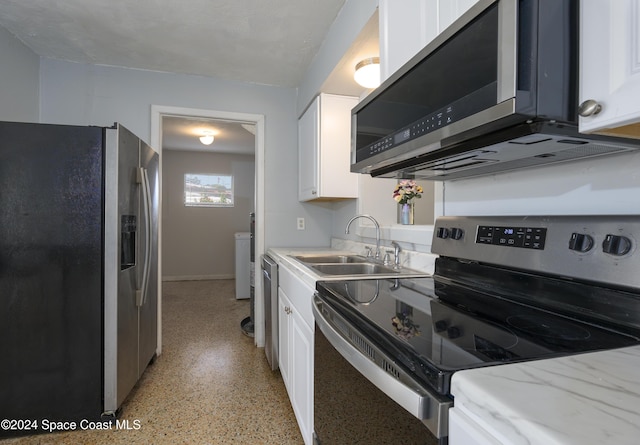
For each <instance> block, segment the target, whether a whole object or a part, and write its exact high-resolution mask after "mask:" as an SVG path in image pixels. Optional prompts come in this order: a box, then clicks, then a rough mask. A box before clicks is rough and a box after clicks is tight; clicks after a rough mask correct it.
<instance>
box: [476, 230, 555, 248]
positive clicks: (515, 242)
mask: <svg viewBox="0 0 640 445" xmlns="http://www.w3.org/2000/svg"><path fill="white" fill-rule="evenodd" d="M546 238H547V229H545V228H542V227H499V226H478V232H477V234H476V243H480V244H493V245H494V246H506V247H523V248H525V249H544V243H545V240H546Z"/></svg>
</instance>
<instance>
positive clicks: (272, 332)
mask: <svg viewBox="0 0 640 445" xmlns="http://www.w3.org/2000/svg"><path fill="white" fill-rule="evenodd" d="M262 280H263V281H262V282H263V287H262V288H263V291H264V322H265V328H264V335H265V341H264V352H265V354H266V355H267V361H268V362H269V364H270V365H271V369H272V370H274V371H275V370H276V369H278V263H276V262H275V260H274V259H273V258H271V257H270V256H269V255H262Z"/></svg>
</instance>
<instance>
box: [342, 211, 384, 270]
mask: <svg viewBox="0 0 640 445" xmlns="http://www.w3.org/2000/svg"><path fill="white" fill-rule="evenodd" d="M358 218H367V219H370V220H371V222H373V225H374V226H376V251H375V252H374V258H375V259H377V260H379V259H380V224H378V221H376V220H375V218H374V217H373V216H370V215H356V216H354V217H353V218H351V219H350V220H349V222H348V223H347V228H346V229H344V233H345V234H347V235H348V234H349V226H350V225H351V223H352V222H353V221H355V220H356V219H358Z"/></svg>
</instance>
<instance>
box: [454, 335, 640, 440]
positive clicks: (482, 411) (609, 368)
mask: <svg viewBox="0 0 640 445" xmlns="http://www.w3.org/2000/svg"><path fill="white" fill-rule="evenodd" d="M451 392H452V394H453V395H454V397H455V400H454V407H455V408H459V409H460V410H461V411H462V412H464V413H465V414H466V415H467V416H469V417H470V418H471V419H473V420H475V421H476V422H478V423H479V424H480V425H481V426H482V427H483V428H485V429H486V430H487V431H488V432H489V433H490V434H492V435H493V436H494V437H495V438H497V439H498V440H499V441H501V443H504V444H509V445H511V444H513V445H520V444H522V445H525V444H526V445H591V444H592V445H604V444H615V445H637V444H638V443H640V346H634V347H628V348H622V349H615V350H610V351H602V352H592V353H587V354H579V355H573V356H570V357H562V358H556V359H548V360H539V361H533V362H525V363H517V364H510V365H500V366H492V367H487V368H480V369H473V370H466V371H459V372H456V373H455V374H454V375H453V379H452V387H451Z"/></svg>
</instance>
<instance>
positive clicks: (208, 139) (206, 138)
mask: <svg viewBox="0 0 640 445" xmlns="http://www.w3.org/2000/svg"><path fill="white" fill-rule="evenodd" d="M213 139H214V138H213V132H212V131H203V135H202V136H200V142H202V143H203V144H204V145H211V144H213Z"/></svg>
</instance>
